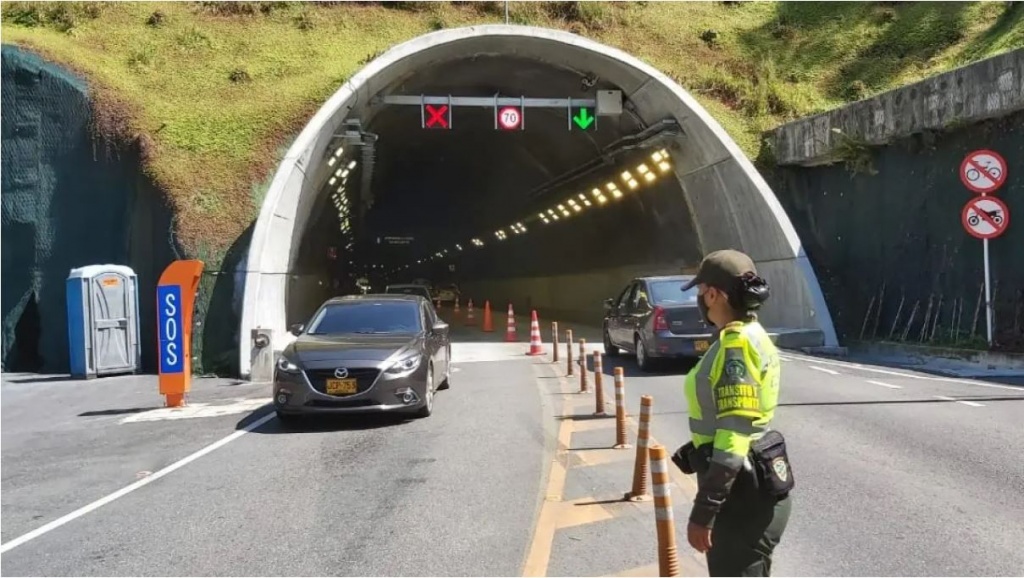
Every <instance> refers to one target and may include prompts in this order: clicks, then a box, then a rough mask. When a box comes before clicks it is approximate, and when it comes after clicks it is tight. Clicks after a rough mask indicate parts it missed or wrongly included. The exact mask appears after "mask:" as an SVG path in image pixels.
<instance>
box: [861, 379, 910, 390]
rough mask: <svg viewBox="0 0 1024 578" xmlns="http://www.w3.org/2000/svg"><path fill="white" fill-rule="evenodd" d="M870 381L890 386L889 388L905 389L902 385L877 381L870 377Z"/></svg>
mask: <svg viewBox="0 0 1024 578" xmlns="http://www.w3.org/2000/svg"><path fill="white" fill-rule="evenodd" d="M868 383H873V384H875V385H881V386H882V387H888V388H889V389H903V386H902V385H893V384H891V383H886V382H884V381H875V380H873V379H869V380H868Z"/></svg>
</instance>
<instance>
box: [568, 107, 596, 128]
mask: <svg viewBox="0 0 1024 578" xmlns="http://www.w3.org/2000/svg"><path fill="white" fill-rule="evenodd" d="M596 121H597V117H595V116H594V115H593V114H592V113H591V111H590V109H589V108H587V107H585V106H581V107H579V108H577V109H575V110H574V114H573V115H572V122H573V124H575V125H576V126H577V127H579V129H580V130H587V129H588V128H591V127H594V128H597V124H596Z"/></svg>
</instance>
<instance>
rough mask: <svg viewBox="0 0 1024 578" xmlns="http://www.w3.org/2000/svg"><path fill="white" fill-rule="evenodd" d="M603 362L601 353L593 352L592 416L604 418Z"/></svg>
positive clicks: (596, 350)
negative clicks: (593, 406) (593, 408)
mask: <svg viewBox="0 0 1024 578" xmlns="http://www.w3.org/2000/svg"><path fill="white" fill-rule="evenodd" d="M603 380H604V362H602V361H601V351H600V350H599V349H595V350H594V394H595V395H594V404H595V406H596V408H595V411H594V415H596V416H606V415H608V414H607V413H605V411H604V382H603Z"/></svg>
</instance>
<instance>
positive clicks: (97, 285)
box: [67, 265, 141, 379]
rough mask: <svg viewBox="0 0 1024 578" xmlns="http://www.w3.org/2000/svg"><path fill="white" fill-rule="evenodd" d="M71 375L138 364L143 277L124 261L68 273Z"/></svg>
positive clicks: (130, 369)
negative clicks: (139, 276) (140, 281)
mask: <svg viewBox="0 0 1024 578" xmlns="http://www.w3.org/2000/svg"><path fill="white" fill-rule="evenodd" d="M67 305H68V340H69V345H70V349H71V375H72V377H77V378H84V379H92V378H94V377H96V376H100V375H113V374H119V373H135V372H136V371H138V369H139V363H140V357H141V355H140V354H141V344H140V343H139V279H138V277H137V276H136V275H135V271H133V270H132V269H131V268H130V267H125V266H123V265H88V266H86V267H79V268H77V269H72V270H71V273H70V274H68V279H67Z"/></svg>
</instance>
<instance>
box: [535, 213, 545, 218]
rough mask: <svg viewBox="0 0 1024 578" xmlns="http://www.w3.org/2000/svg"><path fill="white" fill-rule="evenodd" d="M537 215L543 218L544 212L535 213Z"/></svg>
mask: <svg viewBox="0 0 1024 578" xmlns="http://www.w3.org/2000/svg"><path fill="white" fill-rule="evenodd" d="M537 216H538V217H540V218H541V219H543V218H545V217H544V213H537Z"/></svg>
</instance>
